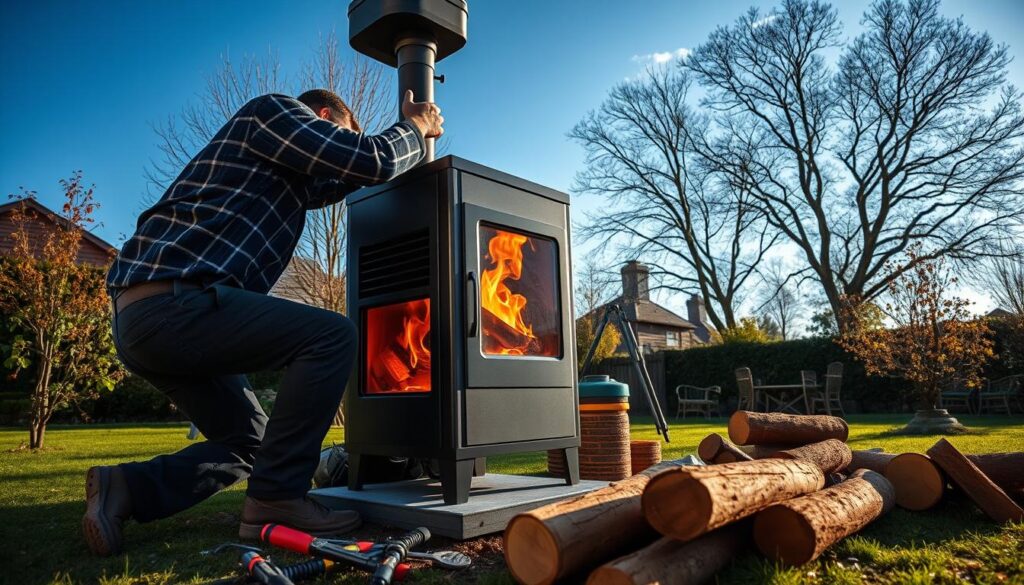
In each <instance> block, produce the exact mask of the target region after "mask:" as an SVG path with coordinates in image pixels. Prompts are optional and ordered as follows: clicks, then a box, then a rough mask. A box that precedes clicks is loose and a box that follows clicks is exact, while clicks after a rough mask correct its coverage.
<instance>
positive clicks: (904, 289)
mask: <svg viewBox="0 0 1024 585" xmlns="http://www.w3.org/2000/svg"><path fill="white" fill-rule="evenodd" d="M907 256H908V262H907V264H906V266H909V268H903V267H890V270H892V271H896V272H898V273H899V274H898V275H897V276H896V277H895V278H894V279H893V280H891V281H890V283H889V285H888V287H887V290H886V293H885V297H884V302H883V303H881V304H880V306H881V308H882V311H883V312H884V314H885V317H886V322H885V323H882V324H878V323H868V322H867V321H866V320H865V319H864V318H862V316H861V315H860V312H859V311H858V307H859V306H860V304H859V303H857V299H850V302H849V307H850V308H849V311H848V318H849V321H848V322H849V323H850V327H849V328H848V329H847V331H845V332H844V333H843V335H841V336H840V337H839V339H838V343H839V345H841V346H842V347H843V348H844V349H846V351H848V352H850V353H851V354H853V355H854V356H856V358H857V359H858V360H859V361H860V362H861V363H862V364H863V365H864V369H865V371H866V372H867V373H868V374H869V375H877V376H895V377H899V378H902V379H904V380H907V381H908V382H910V383H911V388H912V391H913V398H914V399H916V400H917V401H918V402H919V403H920V404H921V405H922V406H923V407H925V408H934V406H935V405H936V404H937V403H938V399H939V393H940V392H941V390H942V388H943V387H944V386H947V385H949V384H950V383H951V382H953V381H954V380H956V381H958V382H959V384H960V385H962V386H965V387H967V388H977V387H979V386H981V384H982V371H983V368H984V366H985V365H986V363H987V362H989V361H990V360H991V359H992V358H993V357H994V355H995V354H994V351H993V347H994V344H993V341H992V331H991V330H990V329H989V326H988V322H987V321H986V320H984V319H979V318H976V317H975V316H973V315H972V314H971V313H970V311H969V306H970V303H969V302H968V301H966V300H964V299H962V298H959V297H957V296H955V295H953V294H951V288H952V287H953V286H954V285H955V284H956V282H957V279H956V277H954V276H952V275H951V274H950V272H949V270H948V269H947V268H946V267H945V264H944V262H943V260H942V259H941V258H937V259H936V258H927V257H925V256H923V253H922V251H921V249H920V247H912V248H911V249H910V250H909V251H908V254H907Z"/></svg>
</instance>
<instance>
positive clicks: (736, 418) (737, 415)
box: [729, 410, 750, 445]
mask: <svg viewBox="0 0 1024 585" xmlns="http://www.w3.org/2000/svg"><path fill="white" fill-rule="evenodd" d="M729 440H731V441H732V442H733V443H736V444H737V445H746V444H747V441H748V440H750V413H749V412H747V411H745V410H737V411H736V412H734V413H732V416H730V417H729Z"/></svg>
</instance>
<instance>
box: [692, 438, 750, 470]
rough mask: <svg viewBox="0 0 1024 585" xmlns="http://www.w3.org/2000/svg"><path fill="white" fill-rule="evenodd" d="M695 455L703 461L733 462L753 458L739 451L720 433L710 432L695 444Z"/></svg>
mask: <svg viewBox="0 0 1024 585" xmlns="http://www.w3.org/2000/svg"><path fill="white" fill-rule="evenodd" d="M697 455H699V456H700V458H701V459H702V460H703V461H704V462H705V463H735V462H737V461H752V460H753V459H754V458H753V457H751V456H750V455H747V454H746V453H744V452H743V451H740V450H739V449H738V448H737V447H736V445H733V444H732V443H730V442H729V441H726V440H725V438H724V437H722V435H719V434H718V433H711V434H710V435H708V436H706V437H704V438H703V439H702V440H701V442H700V444H699V445H697Z"/></svg>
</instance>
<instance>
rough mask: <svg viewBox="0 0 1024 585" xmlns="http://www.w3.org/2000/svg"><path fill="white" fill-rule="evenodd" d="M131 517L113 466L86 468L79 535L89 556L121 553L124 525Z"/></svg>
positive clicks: (119, 474)
mask: <svg viewBox="0 0 1024 585" xmlns="http://www.w3.org/2000/svg"><path fill="white" fill-rule="evenodd" d="M131 515H132V501H131V496H130V495H129V494H128V484H127V483H125V481H124V474H123V473H122V472H121V469H120V468H119V467H118V466H116V465H102V466H97V467H90V468H89V471H87V472H86V473H85V516H82V532H83V533H84V534H85V542H86V544H88V545H89V550H91V551H92V552H93V554H96V555H99V556H101V557H105V556H109V555H114V554H117V553H119V552H121V534H122V531H123V530H124V521H125V520H127V519H128V518H130V517H131Z"/></svg>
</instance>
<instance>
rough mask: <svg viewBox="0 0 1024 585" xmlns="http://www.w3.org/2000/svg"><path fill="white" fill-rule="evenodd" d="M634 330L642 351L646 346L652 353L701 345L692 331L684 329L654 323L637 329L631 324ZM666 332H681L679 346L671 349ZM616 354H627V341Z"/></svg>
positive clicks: (644, 324) (645, 324) (641, 325)
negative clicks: (666, 338)
mask: <svg viewBox="0 0 1024 585" xmlns="http://www.w3.org/2000/svg"><path fill="white" fill-rule="evenodd" d="M630 325H631V326H632V327H633V330H634V331H636V336H637V340H636V341H637V344H638V345H639V346H640V350H641V351H643V349H644V347H645V346H649V347H650V349H651V351H652V352H654V351H662V350H664V349H686V348H688V347H691V346H693V345H697V344H699V343H700V342H699V340H697V339H696V338H695V337H694V335H693V330H692V329H687V328H684V327H672V326H669V325H655V324H653V323H640V324H639V327H637V324H636V323H630ZM666 331H678V332H679V337H680V340H679V345H678V346H676V347H669V346H668V344H667V343H666V341H665V332H666ZM615 351H616V353H626V352H627V351H628V350H627V349H626V343H625V341H622V342H621V343H619V346H618V347H617V348H616V349H615Z"/></svg>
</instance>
